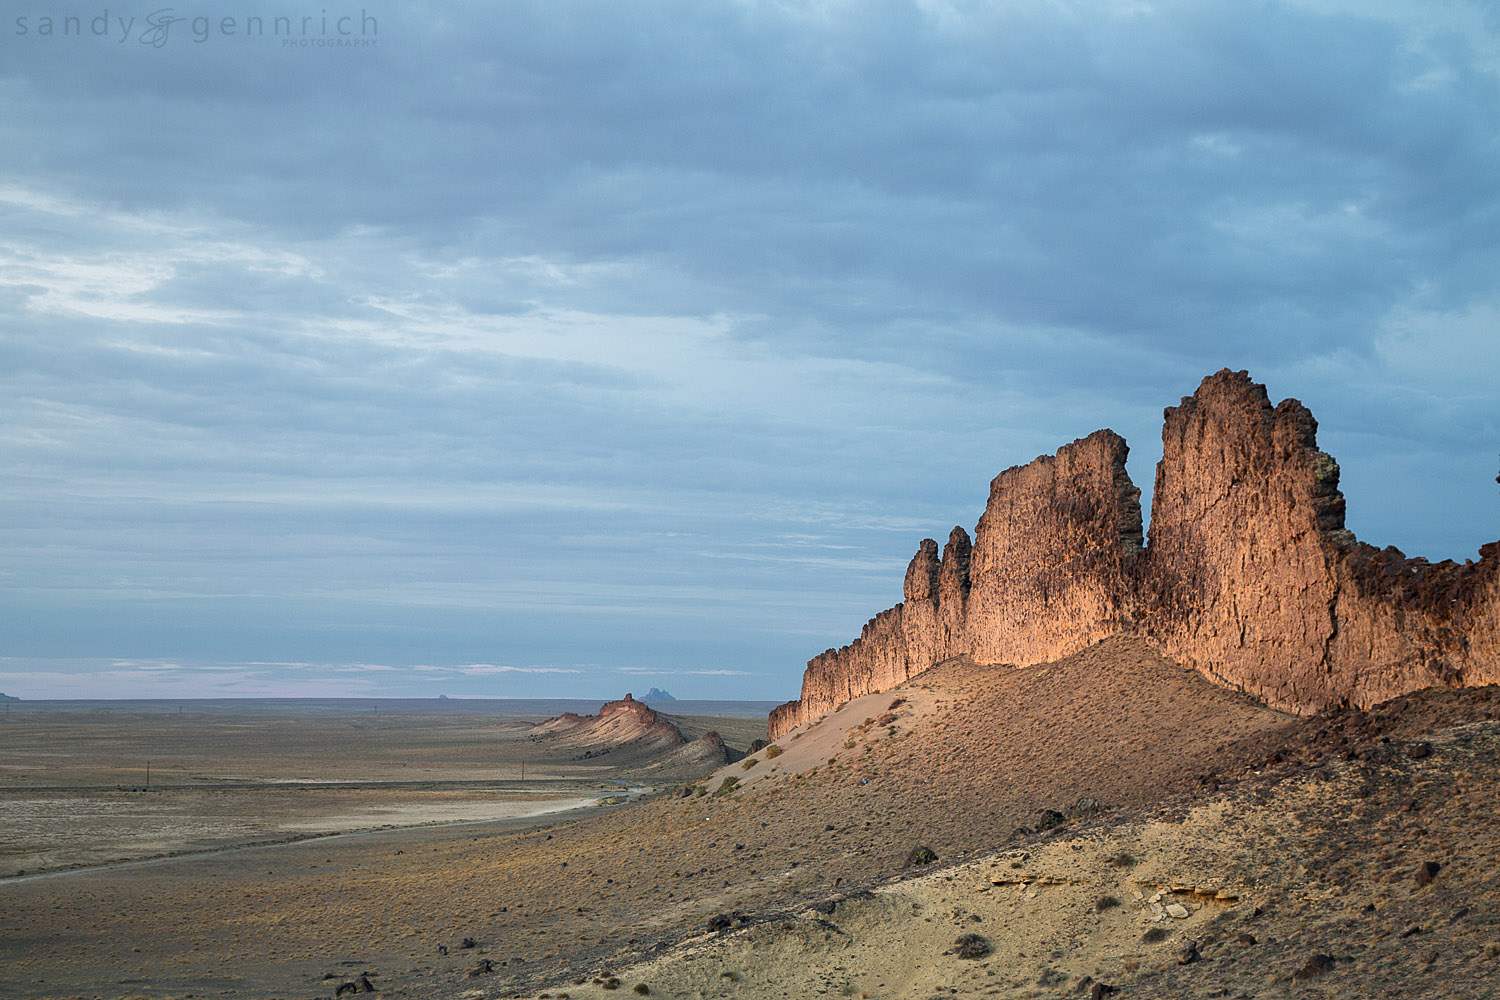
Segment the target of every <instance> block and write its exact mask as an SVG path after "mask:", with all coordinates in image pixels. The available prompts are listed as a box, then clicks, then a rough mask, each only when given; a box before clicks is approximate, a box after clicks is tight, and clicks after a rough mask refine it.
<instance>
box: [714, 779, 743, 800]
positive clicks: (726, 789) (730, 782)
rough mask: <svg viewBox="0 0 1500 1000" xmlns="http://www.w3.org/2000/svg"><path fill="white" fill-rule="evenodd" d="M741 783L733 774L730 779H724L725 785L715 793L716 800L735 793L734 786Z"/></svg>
mask: <svg viewBox="0 0 1500 1000" xmlns="http://www.w3.org/2000/svg"><path fill="white" fill-rule="evenodd" d="M739 783H740V779H739V778H736V777H735V776H734V775H732V774H731V775H730V776H729V777H727V778H725V779H724V783H723V784H722V785H720V786H719V788H718V791H716V792H714V798H718V797H719V796H721V795H728V794H729V793H730V792H732V791H734V786H736V785H738V784H739Z"/></svg>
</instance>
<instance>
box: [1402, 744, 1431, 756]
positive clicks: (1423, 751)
mask: <svg viewBox="0 0 1500 1000" xmlns="http://www.w3.org/2000/svg"><path fill="white" fill-rule="evenodd" d="M1406 755H1407V756H1408V757H1410V758H1411V759H1412V760H1421V759H1422V758H1423V757H1431V756H1432V744H1431V743H1428V742H1427V741H1426V740H1418V741H1417V742H1415V743H1413V744H1411V745H1410V746H1408V747H1407V748H1406Z"/></svg>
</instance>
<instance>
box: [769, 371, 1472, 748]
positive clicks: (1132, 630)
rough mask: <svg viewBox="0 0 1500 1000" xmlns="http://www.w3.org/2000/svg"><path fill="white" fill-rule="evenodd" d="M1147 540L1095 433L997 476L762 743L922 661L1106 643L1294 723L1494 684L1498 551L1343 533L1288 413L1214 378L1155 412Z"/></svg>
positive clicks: (1110, 455)
mask: <svg viewBox="0 0 1500 1000" xmlns="http://www.w3.org/2000/svg"><path fill="white" fill-rule="evenodd" d="M1162 441H1163V455H1162V459H1161V462H1160V463H1159V464H1158V465H1157V469H1156V488H1155V493H1154V495H1153V499H1152V507H1151V531H1150V540H1149V544H1143V542H1144V541H1145V540H1144V536H1143V532H1142V520H1141V506H1140V490H1139V489H1137V488H1136V486H1135V485H1134V484H1133V483H1132V482H1131V480H1130V477H1129V475H1128V474H1127V473H1126V471H1125V458H1126V455H1127V453H1128V451H1129V449H1128V448H1127V447H1126V444H1125V440H1124V439H1123V438H1121V437H1120V436H1119V435H1118V434H1115V433H1114V432H1113V431H1109V430H1100V431H1096V432H1094V433H1093V434H1090V435H1089V436H1088V437H1086V438H1082V439H1080V440H1077V441H1074V442H1073V443H1072V444H1069V445H1066V446H1064V447H1062V448H1061V449H1059V450H1058V452H1057V453H1056V454H1055V455H1044V456H1042V457H1040V458H1037V459H1036V460H1035V461H1033V462H1031V463H1030V464H1029V465H1024V466H1017V467H1014V468H1011V469H1007V470H1006V471H1004V472H1002V473H1000V475H998V476H996V477H995V479H994V481H993V482H992V483H991V484H990V498H989V503H988V505H987V506H986V508H985V511H984V514H983V516H982V517H980V519H979V523H978V526H977V527H976V528H975V531H974V536H973V540H972V542H971V540H970V536H969V533H968V532H966V531H965V530H964V529H963V528H962V527H955V528H954V529H953V531H952V532H951V534H950V535H949V536H948V542H947V544H946V546H944V548H943V551H942V553H941V555H940V554H939V552H938V545H937V543H936V542H935V541H934V540H932V539H930V538H927V539H923V540H922V542H921V545H920V546H919V547H918V549H917V553H916V555H915V556H913V558H912V560H911V563H910V565H909V566H908V568H907V571H906V580H905V586H904V597H905V600H904V601H903V602H902V603H900V604H897V605H896V606H895V607H893V608H890V609H888V610H886V611H882V612H881V613H880V614H878V615H876V616H875V617H874V618H872V619H871V620H870V621H869V622H868V623H867V624H866V625H865V627H864V630H863V631H862V633H861V634H860V636H859V638H857V639H855V640H854V641H853V642H851V643H850V644H849V645H847V646H844V647H842V648H840V649H829V650H827V651H826V652H824V653H821V654H819V655H818V656H816V657H814V658H813V659H812V660H810V661H809V662H808V664H807V670H806V672H805V673H804V674H803V679H802V694H801V697H800V698H799V699H798V700H796V701H793V702H788V703H787V704H785V705H783V706H781V707H780V708H778V709H776V710H775V711H774V712H773V713H772V715H771V719H770V724H769V729H770V736H771V738H772V739H776V738H777V737H779V736H782V735H783V734H785V733H787V732H790V731H791V730H793V729H795V728H797V727H799V726H805V725H806V724H807V723H809V722H811V721H812V720H813V719H815V718H817V717H818V716H819V715H821V714H823V713H825V712H827V711H828V710H829V709H831V708H833V707H834V706H836V705H838V704H840V703H842V702H845V701H848V700H849V699H851V698H856V697H859V696H860V695H864V694H868V693H871V692H878V691H886V690H889V689H890V688H892V687H894V686H895V685H897V684H899V683H901V682H902V681H904V680H906V679H908V678H910V677H914V676H916V675H918V674H920V673H922V672H923V671H924V670H927V669H928V668H929V667H931V666H933V665H934V664H937V663H941V662H943V661H944V660H948V659H951V658H953V657H957V656H967V657H970V658H971V659H973V660H974V661H976V662H978V663H981V664H1017V665H1024V664H1029V663H1040V662H1045V661H1050V660H1057V659H1059V658H1061V657H1064V656H1067V655H1069V654H1072V653H1076V652H1078V651H1079V650H1082V649H1085V648H1087V647H1088V646H1090V645H1091V644H1093V643H1096V642H1098V641H1100V640H1102V639H1106V638H1109V637H1112V636H1121V635H1123V636H1136V637H1140V638H1143V639H1146V640H1148V641H1149V642H1150V643H1151V644H1152V645H1153V646H1154V647H1155V648H1156V649H1158V650H1159V651H1160V652H1161V653H1162V654H1163V655H1165V656H1166V657H1167V658H1169V659H1171V660H1174V661H1176V662H1178V663H1181V664H1183V665H1184V666H1188V667H1191V668H1193V669H1195V670H1198V671H1199V672H1201V673H1203V674H1204V675H1205V676H1207V677H1209V678H1211V679H1212V680H1214V681H1216V682H1218V683H1220V684H1223V685H1225V686H1227V687H1230V688H1233V689H1235V690H1239V691H1243V692H1246V693H1248V694H1251V695H1253V696H1255V697H1256V698H1259V699H1261V700H1262V701H1264V702H1265V703H1266V704H1268V705H1270V706H1272V707H1274V708H1280V709H1285V710H1288V711H1291V712H1295V713H1298V714H1306V713H1312V712H1317V711H1320V710H1322V709H1325V708H1330V707H1337V706H1354V707H1360V708H1368V707H1371V706H1373V705H1375V704H1377V703H1379V702H1382V701H1385V700H1388V699H1390V698H1394V697H1397V696H1399V695H1402V694H1406V693H1408V692H1411V691H1416V690H1419V689H1421V688H1425V687H1428V686H1431V685H1434V684H1439V685H1445V686H1449V687H1463V686H1472V685H1485V684H1492V683H1495V682H1496V681H1500V542H1493V543H1490V544H1488V545H1485V546H1483V547H1482V548H1481V549H1480V559H1479V561H1478V562H1477V563H1476V562H1473V561H1465V562H1464V563H1463V564H1462V565H1459V564H1457V563H1455V562H1452V561H1444V562H1440V563H1429V562H1428V561H1427V560H1426V559H1421V558H1407V557H1406V556H1405V555H1404V554H1403V553H1402V552H1401V551H1399V550H1398V549H1396V548H1394V547H1390V548H1386V549H1376V548H1375V547H1374V546H1371V545H1368V544H1365V543H1362V542H1360V541H1358V540H1357V539H1356V538H1355V537H1354V535H1353V534H1352V533H1351V532H1350V531H1348V530H1347V529H1346V528H1345V527H1344V497H1343V494H1342V493H1340V492H1339V488H1338V482H1339V467H1338V463H1337V462H1335V461H1334V460H1333V458H1332V457H1331V456H1329V455H1328V454H1326V453H1325V452H1322V451H1319V450H1318V447H1317V421H1316V420H1314V419H1313V416H1312V414H1311V413H1310V412H1309V411H1308V409H1307V408H1306V407H1305V406H1303V405H1302V404H1301V403H1300V402H1298V401H1297V400H1295V399H1287V400H1283V401H1282V402H1281V403H1280V404H1278V405H1276V406H1274V407H1273V406H1272V405H1271V402H1270V400H1269V398H1268V397H1267V395H1266V389H1265V386H1263V385H1260V384H1258V383H1255V382H1252V381H1251V380H1250V377H1249V375H1248V374H1247V373H1246V372H1233V371H1230V370H1228V369H1224V370H1221V371H1219V372H1217V373H1215V374H1213V375H1210V376H1209V377H1207V378H1205V379H1204V380H1203V382H1202V384H1200V385H1199V387H1198V390H1197V391H1196V392H1195V393H1194V394H1193V395H1192V396H1188V397H1184V398H1183V400H1182V401H1181V403H1180V404H1179V405H1177V406H1174V407H1168V408H1167V409H1166V411H1165V424H1164V427H1163V430H1162Z"/></svg>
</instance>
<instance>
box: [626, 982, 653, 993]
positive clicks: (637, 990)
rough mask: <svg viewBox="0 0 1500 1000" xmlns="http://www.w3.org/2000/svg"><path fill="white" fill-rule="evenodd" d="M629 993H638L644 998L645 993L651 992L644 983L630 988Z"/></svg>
mask: <svg viewBox="0 0 1500 1000" xmlns="http://www.w3.org/2000/svg"><path fill="white" fill-rule="evenodd" d="M630 992H632V993H639V994H640V995H641V996H645V995H646V994H647V993H650V992H651V987H649V986H647V985H646V984H645V983H636V984H635V985H634V986H632V987H631V988H630Z"/></svg>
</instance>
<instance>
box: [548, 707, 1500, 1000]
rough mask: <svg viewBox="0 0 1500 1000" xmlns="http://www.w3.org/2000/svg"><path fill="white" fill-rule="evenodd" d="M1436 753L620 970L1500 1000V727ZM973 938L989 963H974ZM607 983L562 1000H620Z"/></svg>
mask: <svg viewBox="0 0 1500 1000" xmlns="http://www.w3.org/2000/svg"><path fill="white" fill-rule="evenodd" d="M1414 714H1416V713H1414ZM1477 714H1480V715H1483V714H1485V713H1484V712H1479V713H1477ZM1347 735H1348V733H1347V731H1345V732H1341V733H1338V734H1337V735H1336V736H1335V737H1334V742H1337V741H1339V740H1342V739H1344V738H1346V737H1347ZM1430 742H1431V744H1432V747H1433V749H1432V753H1431V755H1430V756H1428V757H1425V758H1422V759H1414V758H1413V757H1412V756H1411V755H1410V753H1409V747H1410V746H1411V745H1412V744H1411V743H1410V742H1407V741H1404V740H1393V741H1392V742H1391V743H1388V744H1382V743H1380V742H1379V739H1378V737H1377V738H1376V739H1375V740H1373V741H1370V742H1369V743H1367V744H1364V745H1363V746H1362V745H1361V744H1359V743H1356V742H1354V741H1351V745H1352V746H1354V747H1355V748H1356V750H1355V752H1356V753H1359V752H1368V753H1369V755H1370V758H1371V759H1370V760H1358V759H1355V760H1343V759H1339V760H1335V761H1331V762H1326V763H1325V764H1324V765H1323V766H1321V767H1319V768H1297V767H1295V766H1291V767H1285V768H1273V769H1272V770H1271V771H1270V772H1268V773H1265V774H1260V775H1251V776H1250V778H1249V780H1247V781H1245V782H1242V783H1240V784H1239V785H1238V786H1237V787H1235V788H1234V789H1232V790H1224V791H1220V792H1218V793H1215V794H1212V795H1208V796H1206V797H1202V798H1198V799H1197V800H1196V801H1195V800H1193V799H1188V798H1184V799H1182V800H1178V801H1175V802H1172V803H1170V808H1168V809H1167V810H1165V812H1164V814H1163V815H1158V816H1157V817H1156V818H1151V819H1147V818H1137V819H1124V820H1120V821H1116V822H1097V823H1092V824H1081V825H1075V826H1071V827H1065V828H1062V829H1060V830H1058V831H1055V832H1054V833H1053V834H1052V835H1050V836H1043V837H1040V838H1038V837H1030V838H1022V840H1021V842H1020V843H1018V844H1017V846H1015V847H1012V848H1009V849H1007V850H1002V851H998V852H993V853H990V854H987V855H985V856H982V857H979V858H976V859H974V860H972V861H968V862H964V863H961V864H957V865H951V866H943V867H940V869H939V870H938V871H934V872H931V873H928V874H922V875H919V876H915V877H908V878H904V879H895V880H891V881H889V882H887V883H885V884H882V885H878V886H875V887H872V888H873V891H870V890H862V891H856V892H853V893H850V894H835V895H834V896H832V897H830V898H829V899H828V900H825V901H823V902H821V903H820V904H818V905H816V906H815V907H812V908H808V909H806V910H803V911H801V912H799V913H796V914H795V915H788V916H784V917H777V918H772V919H769V920H766V921H761V922H755V923H752V924H751V925H749V926H747V927H743V928H738V929H727V930H723V931H720V932H717V933H707V934H702V935H700V936H698V937H696V938H695V939H692V940H689V941H688V942H686V943H684V944H683V945H682V946H680V947H679V948H677V949H675V950H674V951H672V952H671V953H669V954H667V955H666V956H664V957H662V958H659V959H656V960H654V961H651V962H647V963H644V964H641V965H637V966H633V967H630V968H628V969H625V970H623V971H618V972H615V973H613V975H614V976H615V977H617V978H618V979H619V980H620V981H621V982H622V983H623V984H624V985H625V986H627V987H629V986H633V985H635V984H637V983H643V984H646V985H647V987H648V989H649V990H650V993H651V995H657V996H671V997H691V998H706V997H789V996H819V995H830V996H869V997H935V996H953V995H959V996H1004V997H1052V996H1062V995H1067V994H1075V995H1076V994H1080V993H1081V994H1084V995H1087V994H1088V992H1089V991H1090V988H1091V986H1092V984H1093V983H1106V984H1109V985H1111V986H1116V987H1118V988H1119V990H1120V993H1119V995H1120V996H1127V997H1128V996H1140V997H1228V996H1234V997H1289V996H1296V997H1366V996H1369V997H1393V998H1394V997H1403V998H1404V997H1434V998H1437V997H1455V996H1464V997H1494V996H1500V891H1497V888H1496V882H1495V875H1494V873H1495V872H1496V871H1497V870H1500V831H1497V830H1496V829H1495V826H1494V824H1493V822H1492V820H1493V818H1494V817H1495V815H1496V809H1497V805H1500V792H1497V788H1500V783H1497V779H1500V723H1496V722H1493V721H1484V722H1471V723H1466V724H1459V725H1457V726H1454V727H1451V728H1439V729H1438V731H1437V732H1436V733H1433V734H1431V739H1430ZM1339 745H1341V746H1342V745H1344V744H1339ZM1427 861H1433V862H1436V863H1437V864H1438V865H1439V866H1440V867H1439V869H1438V873H1437V875H1436V877H1435V878H1434V879H1433V880H1432V881H1431V883H1430V884H1428V885H1425V886H1424V885H1422V884H1420V882H1419V881H1418V879H1417V877H1416V876H1417V870H1418V868H1419V866H1420V865H1422V864H1423V863H1424V862H1427ZM1174 904H1175V906H1174ZM1176 907H1180V909H1176ZM1169 908H1171V909H1169ZM966 934H978V935H981V936H982V937H983V938H984V939H985V945H986V947H987V948H988V949H989V952H988V954H985V955H983V956H981V957H978V958H973V959H965V958H962V957H959V956H958V955H956V954H955V945H956V944H957V943H958V941H959V939H960V937H961V936H962V935H966ZM1189 942H1193V944H1194V946H1195V951H1196V954H1195V955H1193V956H1188V955H1185V954H1184V950H1185V949H1186V948H1188V946H1189ZM1315 956H1326V957H1327V959H1328V961H1326V962H1324V961H1321V960H1319V959H1315ZM1184 957H1191V959H1192V960H1191V961H1187V962H1183V961H1181V959H1182V958H1184ZM598 978H600V977H589V979H588V981H586V982H585V983H584V984H577V985H564V986H561V987H559V988H558V990H559V992H558V993H554V995H555V996H556V995H560V994H561V992H567V993H570V994H571V995H572V996H574V997H593V996H606V995H610V991H608V990H607V989H606V988H605V987H604V986H603V985H601V984H600V983H599V982H597V981H596V980H597V979H598ZM615 995H618V994H615Z"/></svg>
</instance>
